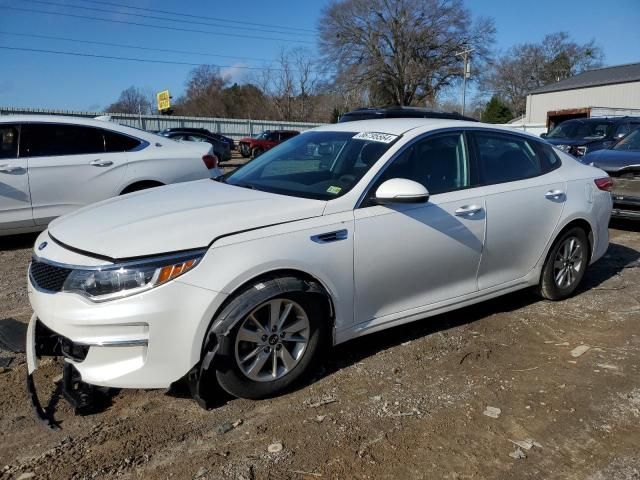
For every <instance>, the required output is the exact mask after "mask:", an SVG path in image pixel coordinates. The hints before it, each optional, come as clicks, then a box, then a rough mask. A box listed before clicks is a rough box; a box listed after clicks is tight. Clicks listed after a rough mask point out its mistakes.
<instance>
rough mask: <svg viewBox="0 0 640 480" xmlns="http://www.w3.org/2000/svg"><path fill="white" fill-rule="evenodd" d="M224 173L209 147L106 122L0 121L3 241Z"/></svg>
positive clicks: (4, 118) (18, 118)
mask: <svg viewBox="0 0 640 480" xmlns="http://www.w3.org/2000/svg"><path fill="white" fill-rule="evenodd" d="M210 169H212V170H210ZM221 173H222V172H221V171H219V170H218V169H217V160H216V158H215V156H213V155H212V151H211V146H210V145H197V144H189V145H184V144H180V143H177V142H174V141H173V140H169V139H168V138H165V137H160V136H157V135H153V134H151V133H147V132H144V131H142V130H138V129H135V128H130V127H124V126H122V125H118V124H115V123H111V122H108V121H100V120H92V119H86V118H77V117H63V116H53V115H49V116H41V115H10V116H0V236H2V235H12V234H17V233H24V232H32V231H38V230H43V229H44V228H46V226H47V224H48V223H49V222H50V221H51V220H52V219H54V218H56V217H59V216H60V215H64V214H66V213H69V212H71V211H73V210H75V209H77V208H79V207H83V206H85V205H88V204H90V203H94V202H97V201H100V200H105V199H107V198H110V197H113V196H117V195H120V194H123V193H130V192H134V191H137V190H142V189H145V188H150V187H155V186H159V185H166V184H169V183H176V182H186V181H189V180H198V179H202V178H208V177H210V176H212V175H214V176H217V175H219V174H221Z"/></svg>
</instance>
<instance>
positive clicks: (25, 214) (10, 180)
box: [0, 123, 34, 233]
mask: <svg viewBox="0 0 640 480" xmlns="http://www.w3.org/2000/svg"><path fill="white" fill-rule="evenodd" d="M18 137H19V126H18V125H12V124H6V123H3V124H0V230H10V229H12V228H24V227H32V226H34V223H33V217H32V215H31V195H30V193H29V175H28V172H27V160H26V159H24V158H18ZM5 233H6V232H5Z"/></svg>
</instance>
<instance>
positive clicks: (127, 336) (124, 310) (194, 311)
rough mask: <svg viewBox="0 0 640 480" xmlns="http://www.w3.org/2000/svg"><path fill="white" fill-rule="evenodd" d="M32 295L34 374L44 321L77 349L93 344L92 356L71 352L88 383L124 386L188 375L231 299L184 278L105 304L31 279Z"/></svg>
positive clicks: (158, 384) (154, 384)
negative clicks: (38, 328)
mask: <svg viewBox="0 0 640 480" xmlns="http://www.w3.org/2000/svg"><path fill="white" fill-rule="evenodd" d="M187 275H188V274H187ZM28 294H29V301H30V302H31V306H32V308H33V311H34V316H33V318H32V320H31V323H30V326H29V335H28V345H27V360H28V367H29V370H30V373H31V372H32V371H33V370H34V369H35V368H36V367H37V356H38V352H37V351H36V346H35V345H36V343H35V336H36V327H35V322H36V321H38V322H41V323H42V325H43V326H44V327H46V328H48V329H49V330H51V331H52V332H54V333H55V334H57V335H59V336H60V337H62V338H64V339H66V340H67V341H68V344H69V345H70V346H75V347H76V351H82V349H86V355H85V356H84V359H82V358H80V357H77V356H76V358H73V357H74V356H73V355H65V358H66V361H67V362H68V363H71V364H73V365H74V366H75V368H76V370H77V371H78V373H79V374H80V375H81V377H82V381H83V382H85V383H89V384H92V385H99V386H105V387H116V388H166V387H168V386H169V385H170V384H171V383H173V382H175V381H176V380H178V379H180V378H181V377H183V376H184V375H185V374H187V372H188V371H189V370H190V369H191V368H192V367H193V366H194V365H195V364H197V363H198V361H199V360H200V355H201V353H202V342H203V339H204V335H205V333H206V330H207V328H208V326H209V324H210V322H211V319H212V318H213V315H214V314H215V311H216V310H217V308H218V307H219V306H220V305H221V304H222V302H223V301H224V300H225V298H226V294H222V293H219V292H214V291H211V290H208V289H204V288H199V287H195V286H192V285H187V284H185V283H181V282H180V281H179V280H174V281H172V282H169V283H167V284H165V285H162V286H160V287H158V288H155V289H152V290H149V291H147V292H144V293H141V294H138V295H132V296H131V297H127V298H122V299H119V300H114V301H110V302H103V303H93V302H91V301H89V300H87V299H86V298H84V297H82V296H80V295H78V294H75V293H66V292H60V293H48V292H43V291H40V290H37V289H36V288H35V286H34V285H32V283H31V280H29V284H28ZM29 339H31V340H29Z"/></svg>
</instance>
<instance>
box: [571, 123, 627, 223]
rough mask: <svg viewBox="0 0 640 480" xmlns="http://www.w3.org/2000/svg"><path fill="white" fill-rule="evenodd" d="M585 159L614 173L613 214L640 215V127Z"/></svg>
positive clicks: (624, 215)
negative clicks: (609, 146)
mask: <svg viewBox="0 0 640 480" xmlns="http://www.w3.org/2000/svg"><path fill="white" fill-rule="evenodd" d="M582 161H583V163H586V164H588V165H593V166H594V167H598V168H601V169H602V170H604V171H605V172H607V173H608V174H609V176H610V177H611V180H612V182H613V186H612V190H611V195H612V197H613V213H612V215H613V216H614V217H620V218H630V219H636V220H638V219H640V129H637V130H634V131H633V132H631V133H630V134H628V135H627V136H626V137H624V138H623V139H622V140H620V141H618V142H617V143H616V144H615V145H613V146H612V147H611V148H607V149H604V150H598V151H595V152H593V153H588V154H587V155H585V156H584V158H583V159H582Z"/></svg>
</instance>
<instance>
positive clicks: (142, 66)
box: [0, 0, 640, 110]
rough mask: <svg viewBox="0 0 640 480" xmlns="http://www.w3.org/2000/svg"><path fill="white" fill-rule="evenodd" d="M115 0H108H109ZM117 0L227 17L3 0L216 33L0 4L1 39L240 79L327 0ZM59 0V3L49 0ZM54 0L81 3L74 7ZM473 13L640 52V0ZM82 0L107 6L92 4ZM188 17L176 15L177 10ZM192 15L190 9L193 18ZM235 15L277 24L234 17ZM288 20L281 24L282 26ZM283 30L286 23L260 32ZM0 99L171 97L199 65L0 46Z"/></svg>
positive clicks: (504, 36)
mask: <svg viewBox="0 0 640 480" xmlns="http://www.w3.org/2000/svg"><path fill="white" fill-rule="evenodd" d="M104 1H109V0H104ZM110 1H111V3H120V4H124V5H131V6H134V5H135V6H138V7H142V8H147V9H153V10H155V11H159V10H166V11H178V12H181V13H183V14H189V15H193V16H194V17H190V19H191V20H192V21H193V22H201V23H212V24H221V22H220V21H215V20H212V19H210V18H204V17H217V18H224V19H226V20H227V22H222V25H224V26H222V25H221V26H212V25H202V24H195V23H192V24H190V25H189V24H185V23H178V22H170V23H167V22H161V21H158V20H155V19H152V18H149V16H154V15H158V16H162V15H163V14H161V13H155V14H154V13H152V12H150V11H143V10H133V9H126V8H123V7H117V6H113V5H106V4H100V3H90V2H87V1H86V0H38V2H36V1H34V0H23V1H16V0H0V6H2V7H7V6H10V7H17V8H26V9H31V10H39V11H53V12H65V13H71V14H73V15H81V16H90V17H99V18H103V19H108V20H115V21H124V22H138V23H147V24H156V25H158V24H162V25H169V26H171V27H173V28H176V29H181V28H184V29H190V30H193V29H195V30H203V31H210V32H212V33H214V34H211V33H210V34H205V33H196V32H185V31H181V30H168V29H161V28H148V27H141V26H133V25H128V24H123V23H110V22H104V21H95V20H89V19H81V18H69V17H64V16H59V15H46V14H41V13H35V12H25V11H16V10H11V9H7V8H3V9H2V13H1V14H0V46H5V47H14V48H15V47H17V48H30V49H46V50H58V51H69V52H82V53H91V54H96V55H107V56H124V57H135V58H145V59H156V60H171V61H177V62H186V63H195V64H197V63H214V64H219V65H225V66H227V67H225V68H224V69H223V72H225V73H229V74H230V75H231V76H232V77H233V78H234V79H236V80H239V81H241V80H243V79H244V78H246V76H247V75H251V70H248V69H245V68H242V67H247V66H253V67H260V66H264V65H266V64H268V63H270V62H271V61H272V60H273V59H274V58H275V57H276V56H277V55H278V52H279V51H280V49H282V48H283V47H285V48H291V47H294V46H302V47H308V48H311V49H315V36H314V34H313V33H312V32H310V31H306V30H305V31H303V30H296V31H293V30H291V29H287V28H286V27H287V26H290V27H296V28H298V29H308V30H313V29H314V28H315V27H316V25H317V21H318V18H319V15H320V11H321V9H322V6H323V5H324V4H325V3H326V2H324V1H320V0H305V1H301V0H280V1H278V2H265V1H264V0H261V1H258V0H235V1H227V0H217V1H215V2H214V1H211V0H210V1H204V0H190V1H182V2H179V1H178V0H129V1H127V0H110ZM53 4H56V5H53ZM57 4H66V5H75V6H76V8H72V7H71V8H69V7H64V8H63V7H61V6H59V5H57ZM465 4H466V5H467V7H469V8H470V9H471V10H472V12H473V13H474V15H482V16H488V17H493V18H494V20H495V24H496V28H497V35H496V49H497V50H498V51H501V50H506V49H508V48H509V47H510V46H511V45H513V44H516V43H520V42H528V41H538V40H540V39H541V38H542V37H543V36H544V35H545V34H546V33H551V32H555V31H559V30H565V31H568V32H569V33H570V35H571V36H572V37H573V39H575V40H576V41H578V42H586V41H589V40H591V39H595V40H596V42H597V43H598V45H600V46H601V47H602V48H603V50H604V53H605V62H606V64H608V65H615V64H620V63H630V62H640V52H639V51H638V45H640V27H639V25H640V0H615V1H613V2H602V1H596V0H536V1H535V2H523V1H518V0H465ZM80 6H84V7H90V8H95V9H102V10H107V11H106V12H105V11H92V10H88V9H81V8H78V7H80ZM116 11H124V12H129V13H137V14H139V15H145V16H146V17H147V18H144V17H131V16H125V15H122V14H119V13H116ZM173 18H176V19H182V20H184V19H185V18H180V17H173ZM187 20H188V19H187ZM229 20H237V21H240V22H251V23H256V24H257V23H259V24H264V25H273V26H280V27H281V28H275V27H271V28H270V27H267V26H257V25H256V26H253V27H250V26H248V25H241V24H234V23H230V22H228V21H229ZM283 26H284V27H285V29H283V28H282V27H283ZM258 29H261V30H279V31H282V32H283V33H272V32H263V31H258ZM2 32H13V33H22V34H35V35H43V36H48V37H52V36H53V37H65V38H71V39H81V40H92V41H97V42H108V43H118V44H130V45H136V46H141V47H151V48H162V49H172V50H183V51H190V52H191V51H196V52H206V53H210V54H220V55H225V56H227V57H230V58H224V57H214V56H201V55H193V54H187V53H160V52H154V51H144V50H135V49H125V48H119V47H118V48H116V47H107V46H100V45H93V44H81V43H77V42H70V41H62V40H53V39H51V38H30V37H24V36H22V37H21V36H16V35H7V34H6V33H2ZM249 35H252V36H258V37H277V38H278V40H267V39H264V38H262V39H257V38H244V37H246V36H249ZM0 65H2V68H1V69H0V105H1V106H19V107H43V108H61V109H73V110H100V109H102V108H104V107H105V106H106V105H108V104H109V103H111V102H112V101H114V100H115V99H116V98H117V97H118V95H119V93H120V92H121V91H122V90H123V89H125V88H127V87H129V86H130V85H136V86H139V87H142V88H144V89H148V90H149V91H152V92H155V91H159V90H163V89H167V88H168V89H169V90H170V91H171V93H172V95H173V96H174V97H176V96H178V95H179V94H180V93H181V92H182V91H183V89H184V82H185V79H186V77H187V75H188V73H189V71H190V70H191V69H192V68H193V67H192V66H189V65H164V64H152V63H135V62H125V61H116V60H109V59H100V58H82V57H70V56H62V55H51V54H43V53H36V52H24V51H12V50H5V49H0Z"/></svg>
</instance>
